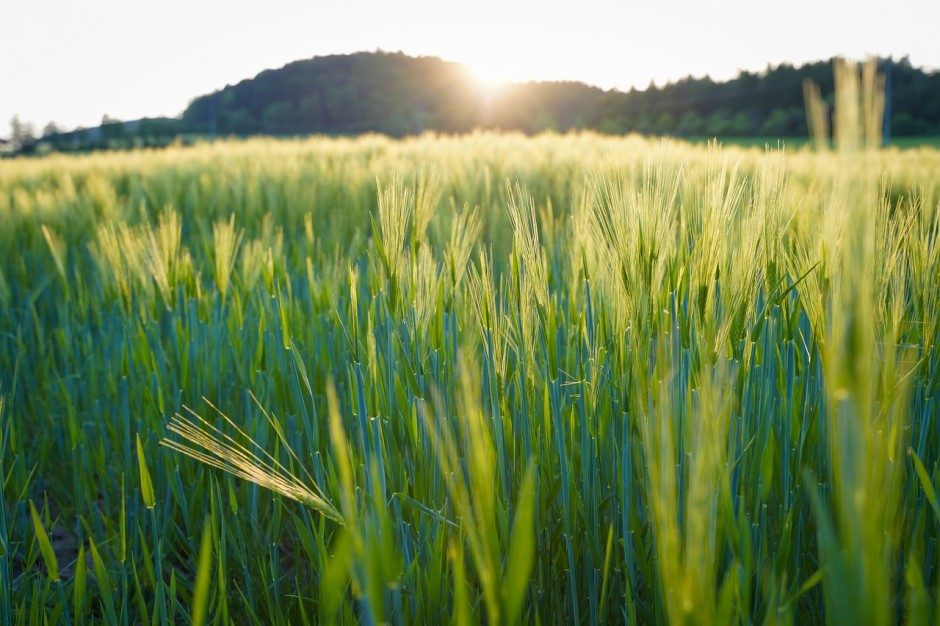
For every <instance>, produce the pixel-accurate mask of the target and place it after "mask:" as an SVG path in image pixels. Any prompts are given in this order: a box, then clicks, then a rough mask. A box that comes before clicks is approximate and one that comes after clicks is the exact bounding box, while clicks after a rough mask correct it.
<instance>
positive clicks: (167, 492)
mask: <svg viewBox="0 0 940 626" xmlns="http://www.w3.org/2000/svg"><path fill="white" fill-rule="evenodd" d="M938 340H940V151H938V150H936V149H926V148H924V149H910V150H904V151H899V150H897V149H889V150H866V149H864V148H862V147H861V146H858V145H856V146H851V145H847V144H846V145H844V146H843V147H842V148H841V149H813V148H810V147H809V146H807V147H802V148H800V149H799V150H790V149H788V148H786V147H779V146H773V147H769V148H764V149H759V148H751V149H741V148H733V147H725V148H723V147H721V146H718V145H714V144H712V145H708V146H705V145H699V146H693V145H690V144H684V143H680V142H673V141H668V140H665V141H661V140H652V139H643V138H639V137H625V138H623V137H621V138H611V137H603V136H600V135H593V134H587V133H585V134H571V135H553V134H546V135H540V136H537V137H534V138H526V137H523V136H521V135H519V136H516V135H498V134H486V133H478V134H473V135H468V136H463V137H440V136H431V135H426V136H422V137H419V138H413V139H407V140H401V141H394V140H389V139H386V138H382V137H378V136H366V137H361V138H357V139H326V138H311V139H304V140H293V141H283V140H282V141H275V140H265V139H254V140H247V141H227V142H217V143H212V144H200V145H197V146H195V147H186V148H184V147H176V148H169V149H164V150H160V151H136V152H131V153H123V154H94V155H86V156H71V157H65V156H50V157H47V158H43V159H35V160H23V159H20V160H15V161H6V162H2V163H0V396H2V406H0V415H2V417H0V437H2V439H0V479H2V493H3V507H2V508H0V624H2V625H3V626H6V625H9V624H80V623H102V624H190V623H192V624H205V623H214V624H264V625H267V624H300V623H324V624H328V623H343V624H348V623H362V624H380V623H390V624H445V623H452V624H460V625H464V624H479V623H482V624H515V623H527V624H561V623H569V624H600V623H625V624H673V625H675V624H797V623H798V624H817V623H818V624H822V623H828V624H928V623H929V624H933V623H937V620H938V619H940V603H938V602H937V591H938V578H940V573H938V565H940V546H938V545H937V536H938V531H940V501H938V497H937V490H938V487H940V466H938V462H940V424H938V423H937V421H938V420H937V418H938V415H940V407H938V402H940V350H938V349H937V348H936V344H937V342H938Z"/></svg>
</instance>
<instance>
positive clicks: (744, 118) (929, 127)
mask: <svg viewBox="0 0 940 626" xmlns="http://www.w3.org/2000/svg"><path fill="white" fill-rule="evenodd" d="M880 66H881V69H882V71H883V72H885V74H886V77H887V78H888V84H889V88H888V93H889V98H888V99H889V107H890V108H889V111H890V113H889V116H888V117H889V120H890V125H889V126H888V127H887V130H888V131H889V132H890V134H891V135H892V136H901V137H905V136H907V137H910V136H918V135H921V136H923V135H940V72H937V71H932V72H928V71H925V70H922V69H919V68H916V67H913V66H912V65H911V64H910V62H909V61H908V60H907V58H904V59H901V60H900V61H891V62H882V63H881V64H880ZM805 78H810V79H812V80H813V81H814V82H816V83H817V84H819V85H820V86H821V88H822V93H823V95H824V96H825V97H827V99H828V101H829V102H830V104H831V102H832V91H833V78H832V62H831V61H820V62H817V63H812V64H809V65H804V66H802V67H793V66H791V65H780V66H777V67H769V68H768V69H767V70H766V71H763V72H760V73H750V72H742V73H741V74H740V75H739V76H738V77H737V78H735V79H733V80H730V81H727V82H720V83H719V82H714V81H712V80H711V79H709V78H707V77H706V78H685V79H682V80H680V81H678V82H675V83H671V84H668V85H665V86H663V87H657V86H655V85H650V86H649V87H648V88H647V89H645V90H631V91H629V92H623V91H617V90H609V91H604V90H602V89H599V88H597V87H592V86H589V85H585V84H583V83H578V82H529V83H519V84H509V85H506V86H503V87H501V88H498V89H486V88H485V87H483V86H482V85H481V84H480V83H479V82H478V81H477V80H476V79H475V78H474V76H473V74H472V73H471V72H470V70H468V69H467V68H466V67H465V66H463V65H461V64H458V63H451V62H446V61H442V60H441V59H438V58H436V57H417V58H416V57H410V56H407V55H405V54H402V53H385V52H374V53H367V52H361V53H356V54H350V55H336V56H325V57H315V58H312V59H308V60H305V61H296V62H294V63H289V64H288V65H285V66H284V67H282V68H280V69H275V70H266V71H264V72H261V73H260V74H258V75H257V76H255V77H254V78H251V79H246V80H243V81H241V82H239V83H238V84H236V85H229V86H227V87H225V88H223V89H221V90H219V91H216V92H214V93H211V94H207V95H203V96H199V97H197V98H195V99H194V100H193V101H192V102H191V103H190V105H189V106H188V107H187V108H186V110H185V111H184V113H183V115H182V117H181V118H158V119H145V120H136V121H132V122H120V121H116V120H107V122H106V123H104V124H102V126H100V127H98V128H93V129H86V130H78V131H72V132H68V133H54V134H50V135H45V136H44V137H43V138H42V139H41V140H40V141H39V142H38V143H35V142H34V143H33V144H31V145H27V144H24V145H23V146H22V148H23V149H22V150H21V151H22V152H28V151H33V149H35V148H36V147H37V146H40V147H41V146H43V145H45V146H47V147H48V148H53V149H59V150H85V149H90V148H104V147H113V148H118V147H127V146H141V145H163V144H166V143H169V142H170V141H173V140H174V139H175V138H177V137H180V136H181V135H182V136H184V137H193V136H195V137H204V136H210V137H214V136H227V135H257V134H270V135H306V134H310V133H317V134H328V135H352V134H359V133H365V132H378V133H384V134H387V135H391V136H396V137H399V136H404V135H412V134H418V133H421V132H424V131H438V132H445V133H459V132H466V131H470V130H473V129H476V128H490V129H500V130H518V131H522V132H525V133H535V132H539V131H542V130H550V129H551V130H558V131H565V130H570V129H594V130H598V131H601V132H606V133H613V134H620V133H627V132H638V133H643V134H657V135H660V134H668V135H675V136H680V137H704V136H708V137H767V138H772V137H799V136H803V137H805V136H806V134H807V128H806V116H805V114H804V105H803V80H804V79H805Z"/></svg>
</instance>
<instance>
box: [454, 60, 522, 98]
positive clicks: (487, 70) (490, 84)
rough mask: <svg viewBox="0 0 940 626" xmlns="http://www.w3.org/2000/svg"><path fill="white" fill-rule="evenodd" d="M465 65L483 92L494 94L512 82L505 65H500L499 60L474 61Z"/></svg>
mask: <svg viewBox="0 0 940 626" xmlns="http://www.w3.org/2000/svg"><path fill="white" fill-rule="evenodd" d="M465 65H466V66H467V67H468V68H469V69H470V72H471V73H472V74H473V77H474V79H475V80H476V82H477V83H478V84H479V85H480V88H481V89H483V90H484V91H487V92H490V93H496V92H498V91H501V90H502V89H503V88H504V87H506V85H508V84H510V83H511V82H512V76H511V75H510V73H509V71H508V68H507V67H506V64H505V63H501V62H500V59H483V60H476V61H473V62H468V63H466V64H465Z"/></svg>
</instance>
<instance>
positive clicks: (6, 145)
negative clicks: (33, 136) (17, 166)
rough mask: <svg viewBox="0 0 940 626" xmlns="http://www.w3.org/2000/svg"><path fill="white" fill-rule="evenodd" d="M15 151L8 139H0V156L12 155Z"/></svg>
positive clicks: (13, 145) (14, 146)
mask: <svg viewBox="0 0 940 626" xmlns="http://www.w3.org/2000/svg"><path fill="white" fill-rule="evenodd" d="M15 151H16V145H15V144H14V143H13V142H12V141H10V140H9V139H0V154H12V153H13V152H15Z"/></svg>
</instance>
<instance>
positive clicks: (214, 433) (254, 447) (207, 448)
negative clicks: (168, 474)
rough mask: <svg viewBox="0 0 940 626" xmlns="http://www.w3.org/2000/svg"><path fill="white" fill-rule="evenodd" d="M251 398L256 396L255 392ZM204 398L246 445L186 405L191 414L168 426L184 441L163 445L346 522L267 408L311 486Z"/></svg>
mask: <svg viewBox="0 0 940 626" xmlns="http://www.w3.org/2000/svg"><path fill="white" fill-rule="evenodd" d="M252 398H253V399H254V396H253V395H252ZM203 400H204V401H205V402H206V404H208V405H209V406H210V407H211V408H212V409H213V410H214V411H215V412H216V413H217V414H218V415H219V416H220V417H221V418H222V419H223V420H225V422H226V423H228V425H229V426H231V427H233V428H234V429H235V431H236V432H237V433H238V435H239V436H240V437H242V438H243V439H244V440H245V441H247V445H246V444H242V443H239V441H237V440H236V439H235V438H234V437H232V436H231V435H228V434H226V433H225V432H223V431H222V430H220V429H218V428H217V427H215V426H213V425H212V424H210V423H209V422H208V421H207V420H206V419H205V418H203V417H201V416H200V415H198V414H197V413H196V412H195V411H193V410H192V409H190V408H189V407H187V406H184V407H183V409H184V410H185V411H186V412H187V413H188V414H189V416H188V417H183V416H182V415H180V414H179V413H177V414H176V415H175V416H174V417H173V418H172V419H171V420H170V423H169V425H168V426H167V429H168V430H169V431H170V432H172V433H175V434H177V435H179V436H180V437H182V438H183V440H184V441H177V440H174V439H163V440H162V441H161V442H160V445H162V446H166V447H167V448H170V449H171V450H176V451H177V452H181V453H182V454H185V455H186V456H188V457H190V458H193V459H195V460H197V461H200V462H202V463H205V464H206V465H211V466H212V467H216V468H218V469H220V470H222V471H225V472H228V473H229V474H232V475H233V476H236V477H238V478H241V479H243V480H247V481H248V482H251V483H254V484H256V485H258V486H259V487H264V488H265V489H269V490H271V491H273V492H274V493H276V494H279V495H281V496H284V497H285V498H290V499H291V500H295V501H297V502H300V503H301V504H303V505H304V506H307V507H310V508H311V509H313V510H315V511H317V512H319V513H321V514H322V515H324V516H325V517H327V518H329V519H331V520H333V521H335V522H337V523H339V524H344V520H343V516H342V514H341V513H340V512H339V511H338V510H337V509H336V507H335V506H333V504H332V503H331V502H330V501H329V500H327V499H326V496H325V495H324V494H323V492H322V491H321V490H320V487H319V486H317V484H316V482H314V480H313V478H312V477H311V476H310V473H309V472H308V471H307V470H306V469H305V468H304V467H303V466H302V465H301V463H300V458H299V457H298V456H297V454H296V453H295V452H294V450H293V449H292V448H291V447H290V445H289V444H288V443H287V439H286V438H285V437H284V434H283V431H282V430H281V427H280V425H279V424H278V423H277V422H276V421H275V420H274V418H273V417H272V416H271V415H270V414H269V413H268V412H267V411H265V410H264V409H263V408H261V406H260V404H259V405H258V406H259V408H261V412H262V413H263V414H264V416H265V418H267V420H268V422H269V423H270V424H271V427H272V428H273V429H274V432H275V433H276V434H277V437H278V439H279V440H280V442H281V445H283V446H284V448H285V449H286V450H287V452H288V454H289V455H290V456H291V458H292V459H293V461H294V462H295V463H297V466H298V467H300V468H301V471H302V472H303V473H304V475H305V476H306V478H307V481H308V482H309V485H308V484H307V483H305V482H304V481H303V480H301V479H300V478H299V477H298V476H296V475H295V474H294V473H292V472H291V470H289V469H287V468H286V467H284V465H283V464H282V463H281V462H280V461H278V460H277V459H276V458H274V456H272V455H271V454H270V453H268V452H267V451H266V450H265V449H264V448H263V447H261V445H259V444H258V443H257V442H256V441H255V440H254V439H252V438H251V437H249V436H248V434H247V433H245V431H244V430H242V429H241V428H239V427H238V426H237V425H236V424H235V422H233V421H232V420H231V419H229V418H228V416H226V415H225V414H224V413H222V411H220V410H219V409H217V408H216V407H215V406H213V405H212V403H210V402H209V401H208V400H206V399H205V398H203ZM255 402H256V403H257V402H258V401H257V399H255Z"/></svg>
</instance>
